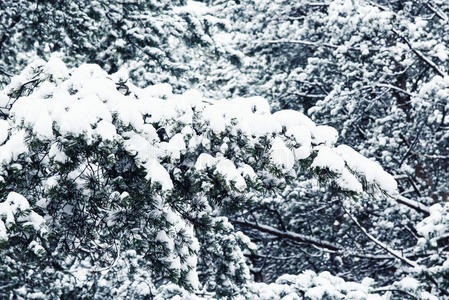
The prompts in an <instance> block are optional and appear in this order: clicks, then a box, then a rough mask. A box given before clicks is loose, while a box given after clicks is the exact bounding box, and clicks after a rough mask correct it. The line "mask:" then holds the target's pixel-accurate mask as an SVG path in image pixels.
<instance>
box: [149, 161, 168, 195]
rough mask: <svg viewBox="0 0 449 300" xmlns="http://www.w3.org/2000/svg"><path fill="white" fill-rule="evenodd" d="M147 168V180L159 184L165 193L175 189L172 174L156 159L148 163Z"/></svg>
mask: <svg viewBox="0 0 449 300" xmlns="http://www.w3.org/2000/svg"><path fill="white" fill-rule="evenodd" d="M145 168H146V170H147V176H146V177H145V178H146V179H147V180H150V181H151V182H152V183H155V182H157V183H159V184H160V185H161V187H162V190H163V191H168V190H171V189H173V182H172V181H171V178H170V174H168V172H167V170H165V168H164V167H163V166H162V165H161V164H160V163H159V162H158V161H157V160H156V159H152V160H150V161H149V162H147V163H146V165H145Z"/></svg>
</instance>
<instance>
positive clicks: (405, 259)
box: [342, 205, 419, 268]
mask: <svg viewBox="0 0 449 300" xmlns="http://www.w3.org/2000/svg"><path fill="white" fill-rule="evenodd" d="M342 207H343V209H344V211H345V212H346V214H347V215H348V216H349V218H351V220H352V221H353V222H354V223H355V225H356V226H357V227H358V228H359V229H360V230H361V231H362V232H363V234H364V235H366V237H367V238H368V239H370V240H371V241H372V242H373V243H375V244H376V245H378V246H379V247H381V248H382V249H384V250H385V251H387V252H388V253H390V254H391V255H392V256H394V257H395V258H397V259H399V260H400V261H402V262H404V263H405V264H407V265H409V266H411V267H414V268H416V267H418V266H419V265H418V264H417V263H416V262H414V261H412V260H410V259H408V258H406V257H404V256H403V255H402V254H401V253H399V251H396V250H394V249H391V248H390V247H388V246H387V245H385V244H384V243H382V242H381V241H379V240H378V239H376V238H375V237H373V236H372V235H371V234H369V233H368V231H366V229H365V228H364V227H363V226H362V225H360V223H359V221H357V219H356V218H355V217H354V216H353V215H352V214H351V213H350V212H349V210H348V209H346V207H345V206H344V205H342Z"/></svg>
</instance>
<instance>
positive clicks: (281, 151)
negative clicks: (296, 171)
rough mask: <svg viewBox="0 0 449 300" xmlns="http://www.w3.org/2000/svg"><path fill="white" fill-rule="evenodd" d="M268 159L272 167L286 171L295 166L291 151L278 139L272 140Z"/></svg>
mask: <svg viewBox="0 0 449 300" xmlns="http://www.w3.org/2000/svg"><path fill="white" fill-rule="evenodd" d="M270 159H271V162H272V163H273V164H274V165H276V166H277V167H279V168H282V169H285V170H287V171H288V170H291V169H292V168H293V166H294V165H295V157H294V155H293V153H292V151H291V150H290V149H289V148H288V147H287V146H286V145H285V142H284V141H283V140H282V139H281V138H280V137H276V138H275V139H274V140H273V143H272V147H271V155H270Z"/></svg>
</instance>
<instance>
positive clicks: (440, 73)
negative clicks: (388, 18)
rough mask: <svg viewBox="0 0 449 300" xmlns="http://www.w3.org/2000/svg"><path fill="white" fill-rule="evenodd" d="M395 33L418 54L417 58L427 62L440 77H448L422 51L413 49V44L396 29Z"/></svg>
mask: <svg viewBox="0 0 449 300" xmlns="http://www.w3.org/2000/svg"><path fill="white" fill-rule="evenodd" d="M392 30H393V32H394V33H395V34H396V35H397V36H398V37H400V38H401V40H403V41H404V43H406V44H407V46H408V47H409V49H410V50H412V52H413V53H415V54H416V56H418V57H419V58H420V59H421V60H422V61H423V62H425V63H426V64H427V65H428V66H429V67H431V68H432V69H433V70H434V71H435V72H436V73H437V74H438V75H440V76H441V77H446V76H447V74H446V73H444V72H443V71H441V70H440V69H439V68H438V67H437V65H436V64H435V63H434V62H433V61H431V60H430V59H428V58H427V57H425V56H424V54H422V53H421V51H419V50H417V49H415V48H413V46H412V43H411V42H410V41H409V40H408V39H407V38H406V37H405V36H404V35H402V34H401V33H399V32H398V31H397V30H396V29H394V28H393V29H392Z"/></svg>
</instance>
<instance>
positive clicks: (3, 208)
mask: <svg viewBox="0 0 449 300" xmlns="http://www.w3.org/2000/svg"><path fill="white" fill-rule="evenodd" d="M19 212H20V214H18V213H19ZM16 215H17V216H16ZM16 221H17V222H21V223H23V224H22V225H23V226H31V227H33V228H34V230H36V231H41V233H43V230H44V229H43V228H42V226H43V224H44V223H45V220H44V218H43V217H42V216H40V215H38V214H37V213H35V212H34V211H32V210H30V204H29V203H28V200H27V199H25V197H23V196H22V195H20V194H18V193H16V192H10V193H9V194H8V196H7V197H6V200H5V201H4V202H2V203H0V241H6V240H8V234H7V228H8V227H9V226H10V225H11V224H15V223H16Z"/></svg>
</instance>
